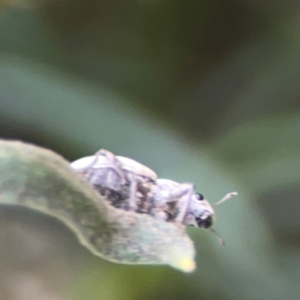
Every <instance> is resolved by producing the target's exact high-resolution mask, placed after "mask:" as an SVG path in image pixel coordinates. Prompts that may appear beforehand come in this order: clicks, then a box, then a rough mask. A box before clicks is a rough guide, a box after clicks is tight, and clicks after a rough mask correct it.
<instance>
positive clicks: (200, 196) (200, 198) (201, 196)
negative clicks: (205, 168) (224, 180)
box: [196, 193, 204, 201]
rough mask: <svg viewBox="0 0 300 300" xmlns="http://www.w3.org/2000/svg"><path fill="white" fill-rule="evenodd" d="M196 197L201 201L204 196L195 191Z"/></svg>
mask: <svg viewBox="0 0 300 300" xmlns="http://www.w3.org/2000/svg"><path fill="white" fill-rule="evenodd" d="M196 197H197V200H199V201H202V200H203V199H204V196H203V195H202V194H200V193H196Z"/></svg>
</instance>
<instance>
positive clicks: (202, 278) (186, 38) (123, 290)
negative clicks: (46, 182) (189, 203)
mask: <svg viewBox="0 0 300 300" xmlns="http://www.w3.org/2000/svg"><path fill="white" fill-rule="evenodd" d="M299 83H300V2H299V1H295V0H278V1H274V0H260V1H258V0H251V1H250V0H229V1H222V0H185V1H184V0H172V1H171V0H135V1H129V0H122V1H121V0H119V1H118V0H102V1H101V0H85V1H83V0H73V1H70V0H1V1H0V136H1V137H2V138H9V139H21V140H23V141H29V142H32V143H34V144H37V145H40V146H44V147H47V148H50V149H52V150H54V151H56V152H58V153H60V154H62V155H63V156H64V157H65V158H67V159H68V160H75V159H77V158H79V157H82V156H86V155H90V154H93V153H94V152H96V151H97V150H98V149H100V148H106V149H109V150H111V151H113V152H114V153H116V154H119V155H122V156H128V157H131V158H134V159H136V160H137V161H140V162H142V163H144V164H146V165H148V166H150V167H151V168H153V169H154V170H155V171H156V172H157V173H158V174H159V176H160V177H165V178H169V179H174V180H177V181H180V182H194V183H195V184H196V187H197V190H198V191H199V192H201V193H203V194H204V195H205V196H206V198H207V199H209V200H210V201H211V202H215V201H217V200H219V199H220V198H221V197H222V196H223V195H224V194H226V193H227V192H231V191H238V192H239V196H238V197H237V198H235V199H232V200H231V201H230V202H228V203H226V204H224V205H222V206H220V207H217V212H216V213H217V223H216V226H215V228H216V230H217V231H218V232H219V233H220V234H221V235H222V237H223V238H224V239H225V240H226V243H227V245H226V246H225V247H221V246H220V245H219V244H218V243H217V241H216V238H215V236H213V235H212V234H211V233H210V232H206V231H204V230H197V229H194V228H189V229H188V232H189V233H190V235H191V236H192V238H193V240H194V241H195V245H196V249H197V265H198V267H197V270H196V271H195V272H194V273H192V274H184V273H180V272H178V271H176V270H173V269H170V268H168V267H163V266H124V265H117V264H113V263H110V262H106V261H104V260H102V259H100V258H97V257H94V256H93V255H92V254H90V253H89V252H88V251H87V250H86V249H84V248H83V247H82V246H81V245H79V243H78V242H77V240H76V238H75V236H74V235H73V234H72V233H71V232H70V231H69V230H68V229H67V228H65V227H64V226H63V225H62V224H61V223H60V222H59V221H57V220H55V219H52V218H50V217H45V216H43V215H41V214H38V213H34V212H30V211H28V210H25V209H16V208H9V207H2V208H1V209H0V299H1V300H27V299H28V300H29V299H30V300H32V299H38V300H94V299H95V300H96V299H103V300H119V299H120V300H121V299H122V300H137V299H143V300H147V299H164V300H171V299H176V300H177V299H192V300H196V299H202V300H214V299H218V300H223V299H224V300H225V299H226V300H227V299H232V300H234V299H245V300H248V299H255V300H256V299H258V300H260V299H265V300H269V299H276V300H277V299H299V293H300V198H299V194H300V185H299V182H300V84H299Z"/></svg>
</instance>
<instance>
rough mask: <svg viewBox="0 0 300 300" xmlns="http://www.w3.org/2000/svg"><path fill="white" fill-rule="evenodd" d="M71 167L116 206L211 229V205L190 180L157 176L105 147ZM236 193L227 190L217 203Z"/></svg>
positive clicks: (165, 219) (212, 216)
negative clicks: (178, 180)
mask: <svg viewBox="0 0 300 300" xmlns="http://www.w3.org/2000/svg"><path fill="white" fill-rule="evenodd" d="M71 168H72V169H74V170H75V171H76V172H79V173H81V174H82V175H84V176H86V178H87V180H88V181H89V182H90V183H91V184H92V185H93V187H94V188H95V189H96V190H98V191H99V192H100V193H101V194H102V195H103V196H104V197H105V198H106V200H107V201H108V202H109V203H111V205H113V206H115V207H116V208H121V209H124V210H132V211H135V212H137V213H146V214H149V215H151V216H153V217H155V218H157V219H161V220H164V221H167V222H173V223H177V224H183V225H191V226H196V227H201V228H210V229H211V230H212V231H214V230H213V229H212V228H211V227H212V225H213V221H214V218H215V212H214V209H213V207H212V206H211V205H210V204H209V202H208V201H207V200H206V199H205V198H204V196H203V195H202V194H200V193H196V192H195V190H194V185H193V184H190V183H178V182H175V181H172V180H168V179H160V178H158V177H157V175H156V173H155V172H154V171H152V170H151V169H149V168H148V167H146V166H144V165H142V164H140V163H138V162H136V161H135V160H132V159H129V158H126V157H122V156H115V155H114V154H113V153H111V152H109V151H107V150H100V151H99V152H97V153H96V154H95V155H94V156H88V157H83V158H81V159H78V160H76V161H74V162H73V163H71ZM236 194H237V193H235V192H234V193H229V194H227V195H226V196H225V197H224V198H222V199H221V200H220V201H219V202H218V203H216V204H220V203H222V202H224V201H226V200H228V199H229V198H231V196H233V195H236Z"/></svg>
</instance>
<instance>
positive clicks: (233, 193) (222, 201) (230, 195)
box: [214, 192, 238, 206]
mask: <svg viewBox="0 0 300 300" xmlns="http://www.w3.org/2000/svg"><path fill="white" fill-rule="evenodd" d="M237 194H238V193H237V192H232V193H228V194H226V195H225V196H224V197H223V198H222V199H221V200H219V201H218V202H216V203H214V206H217V205H220V204H222V203H224V202H225V201H227V200H229V199H230V198H231V197H232V196H236V195H237Z"/></svg>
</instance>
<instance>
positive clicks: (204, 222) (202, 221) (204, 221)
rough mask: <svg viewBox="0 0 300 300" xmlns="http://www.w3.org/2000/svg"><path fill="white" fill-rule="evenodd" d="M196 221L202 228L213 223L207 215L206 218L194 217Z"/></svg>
mask: <svg viewBox="0 0 300 300" xmlns="http://www.w3.org/2000/svg"><path fill="white" fill-rule="evenodd" d="M196 222H197V224H198V226H199V227H202V228H209V227H211V226H212V224H213V218H212V217H210V216H209V217H207V218H206V219H201V218H196Z"/></svg>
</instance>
